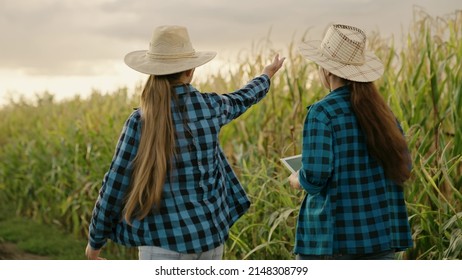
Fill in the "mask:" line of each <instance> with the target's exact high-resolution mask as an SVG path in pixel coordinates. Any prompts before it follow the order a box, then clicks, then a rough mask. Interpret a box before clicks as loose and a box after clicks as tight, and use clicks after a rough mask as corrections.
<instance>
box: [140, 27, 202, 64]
mask: <svg viewBox="0 0 462 280" xmlns="http://www.w3.org/2000/svg"><path fill="white" fill-rule="evenodd" d="M194 54H195V50H194V48H193V46H192V44H191V40H190V39H189V34H188V30H187V29H186V28H185V27H182V26H159V27H157V28H156V29H154V32H153V34H152V39H151V42H150V43H149V50H148V52H147V55H148V56H150V57H154V58H158V57H164V58H181V57H192V56H194Z"/></svg>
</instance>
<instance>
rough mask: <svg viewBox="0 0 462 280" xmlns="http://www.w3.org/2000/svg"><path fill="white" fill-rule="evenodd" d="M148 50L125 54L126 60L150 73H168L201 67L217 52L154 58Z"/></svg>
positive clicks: (142, 70)
mask: <svg viewBox="0 0 462 280" xmlns="http://www.w3.org/2000/svg"><path fill="white" fill-rule="evenodd" d="M146 53H147V50H141V51H134V52H130V53H128V54H127V55H125V58H124V61H125V64H127V65H128V66H129V67H130V68H132V69H134V70H136V71H138V72H141V73H144V74H149V75H168V74H173V73H179V72H182V71H186V70H189V69H193V68H196V67H199V66H201V65H204V64H206V63H207V62H209V61H211V60H212V59H214V58H215V56H216V55H217V53H216V52H211V51H209V52H196V53H195V56H194V57H186V58H175V59H171V58H169V59H153V58H151V57H149V56H147V55H146Z"/></svg>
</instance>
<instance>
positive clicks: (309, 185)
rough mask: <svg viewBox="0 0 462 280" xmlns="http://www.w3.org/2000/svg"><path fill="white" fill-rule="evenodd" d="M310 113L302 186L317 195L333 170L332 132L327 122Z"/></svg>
mask: <svg viewBox="0 0 462 280" xmlns="http://www.w3.org/2000/svg"><path fill="white" fill-rule="evenodd" d="M310 111H311V110H310ZM313 115H315V114H314V113H312V112H309V113H308V115H307V117H306V119H305V124H304V128H303V151H302V168H301V169H300V171H299V173H298V174H299V175H298V176H299V181H300V185H301V186H302V187H303V189H305V190H306V191H307V192H308V193H309V194H317V193H319V192H321V191H322V189H323V188H324V187H325V186H326V185H327V182H328V180H329V179H330V177H331V174H332V170H333V164H334V163H333V150H332V131H331V129H330V127H329V126H328V125H327V124H326V123H325V121H323V120H321V119H319V118H317V117H315V116H313Z"/></svg>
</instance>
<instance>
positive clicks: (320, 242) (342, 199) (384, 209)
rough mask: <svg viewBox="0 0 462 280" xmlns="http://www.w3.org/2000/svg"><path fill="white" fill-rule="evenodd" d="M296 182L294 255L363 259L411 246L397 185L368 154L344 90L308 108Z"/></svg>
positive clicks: (347, 95)
mask: <svg viewBox="0 0 462 280" xmlns="http://www.w3.org/2000/svg"><path fill="white" fill-rule="evenodd" d="M308 109H309V111H308V114H307V116H306V119H305V124H304V129H303V151H302V168H301V170H300V171H299V180H300V184H301V186H302V187H303V189H304V190H305V191H306V192H307V194H306V197H305V199H304V201H303V203H302V205H301V209H300V214H299V218H298V224H297V233H296V244H295V253H297V254H303V255H335V254H368V253H377V252H382V251H387V250H393V249H394V250H396V251H401V250H404V249H406V248H408V247H411V246H412V238H411V231H410V227H409V222H408V216H407V210H406V205H405V201H404V196H403V190H402V188H401V187H400V186H397V185H396V184H394V183H393V182H392V181H391V180H389V179H387V178H385V176H384V171H383V168H382V167H381V165H380V164H379V163H378V162H377V161H376V160H375V159H373V158H372V157H371V156H370V155H369V153H368V151H367V145H366V142H365V138H364V135H363V133H362V132H361V129H360V128H359V126H358V122H357V119H356V116H355V114H354V113H353V111H352V108H351V104H350V89H349V87H348V86H344V87H341V88H338V89H336V90H334V91H332V92H331V93H330V94H328V95H327V96H326V97H325V98H323V99H322V100H321V101H319V102H317V103H315V104H313V105H312V106H310V107H308Z"/></svg>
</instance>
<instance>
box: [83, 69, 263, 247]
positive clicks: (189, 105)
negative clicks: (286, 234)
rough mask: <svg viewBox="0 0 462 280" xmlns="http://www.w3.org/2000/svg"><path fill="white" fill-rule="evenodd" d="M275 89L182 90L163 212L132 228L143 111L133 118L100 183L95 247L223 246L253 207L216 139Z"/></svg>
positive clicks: (175, 106) (258, 83)
mask: <svg viewBox="0 0 462 280" xmlns="http://www.w3.org/2000/svg"><path fill="white" fill-rule="evenodd" d="M269 87H270V79H269V77H268V76H266V75H261V76H260V77H257V78H255V79H253V80H252V81H250V82H249V83H248V84H247V85H246V86H245V87H243V88H242V89H240V90H238V91H236V92H233V93H229V94H215V93H208V94H204V93H200V92H199V91H198V90H196V89H195V88H194V87H192V86H191V85H183V86H176V87H175V88H174V89H175V92H176V94H177V96H178V100H176V101H175V102H172V114H173V119H174V123H175V129H176V135H177V139H176V149H177V153H176V155H175V156H174V157H173V159H172V161H173V162H172V164H173V165H172V166H173V168H172V170H171V171H170V172H169V173H168V174H167V178H166V183H165V185H164V189H163V194H162V203H161V207H160V210H159V211H158V212H153V213H151V214H149V215H148V216H146V217H145V218H144V219H142V220H134V221H133V222H132V226H129V225H128V224H127V223H126V221H125V220H122V214H121V212H122V208H123V199H124V197H125V195H126V191H127V188H128V186H129V183H130V177H131V172H132V169H131V167H130V166H131V165H130V163H131V162H132V160H133V159H134V157H135V155H136V153H137V149H138V144H139V141H140V133H141V116H140V114H141V113H142V112H140V110H136V111H134V112H133V113H132V114H131V116H130V117H129V118H128V120H127V121H126V123H125V125H124V128H123V131H122V133H121V136H120V139H119V142H118V144H117V147H116V151H115V155H114V157H113V160H112V163H111V166H110V169H109V171H108V172H107V173H106V174H105V176H104V180H103V182H102V187H101V190H100V193H99V197H98V199H97V201H96V205H95V208H94V210H93V215H92V219H91V222H90V235H89V243H90V246H91V247H92V248H94V249H99V248H101V247H102V246H103V245H104V244H105V243H106V241H107V239H108V238H109V239H111V240H113V241H115V242H117V243H120V244H123V245H125V246H142V245H148V246H158V247H162V248H165V249H168V250H173V251H177V252H181V253H199V252H204V251H208V250H211V249H213V248H215V247H218V246H219V245H221V244H223V243H224V242H225V240H226V239H227V238H228V232H229V228H230V227H231V226H232V225H233V223H234V222H235V221H236V220H237V219H238V218H239V217H240V216H242V215H243V214H244V213H245V212H246V210H247V209H248V208H249V206H250V202H249V200H248V198H247V196H246V193H245V191H244V189H243V188H242V186H241V184H240V183H239V181H238V179H237V177H236V174H235V173H234V172H233V170H232V169H231V166H230V164H229V163H228V161H227V159H226V157H225V155H224V154H223V151H222V149H221V148H220V144H219V141H218V134H219V132H220V129H221V127H223V126H224V125H225V124H227V123H229V122H230V121H232V120H233V119H235V118H237V117H238V116H240V115H241V114H242V113H244V112H245V111H246V110H247V109H248V108H249V107H251V106H252V105H253V104H256V103H257V102H258V101H260V100H261V99H262V98H263V97H264V96H265V95H266V93H267V92H268V90H269Z"/></svg>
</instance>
